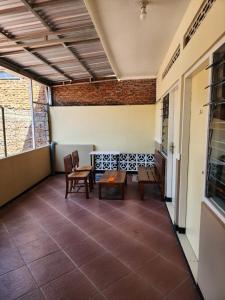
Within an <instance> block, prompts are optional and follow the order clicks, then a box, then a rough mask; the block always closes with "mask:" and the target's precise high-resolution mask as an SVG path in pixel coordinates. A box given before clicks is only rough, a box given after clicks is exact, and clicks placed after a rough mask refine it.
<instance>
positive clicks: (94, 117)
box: [50, 105, 155, 153]
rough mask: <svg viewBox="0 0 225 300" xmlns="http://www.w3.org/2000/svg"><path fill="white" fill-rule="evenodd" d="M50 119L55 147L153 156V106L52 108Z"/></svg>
mask: <svg viewBox="0 0 225 300" xmlns="http://www.w3.org/2000/svg"><path fill="white" fill-rule="evenodd" d="M50 115H51V128H52V139H53V141H56V142H57V143H60V144H93V145H95V146H96V149H97V150H118V151H121V152H146V153H153V152H154V130H155V105H124V106H83V107H81V106H73V107H51V108H50Z"/></svg>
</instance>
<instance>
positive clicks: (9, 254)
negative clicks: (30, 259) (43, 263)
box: [0, 245, 24, 275]
mask: <svg viewBox="0 0 225 300" xmlns="http://www.w3.org/2000/svg"><path fill="white" fill-rule="evenodd" d="M23 265H24V262H23V260H22V258H21V256H20V253H19V251H18V250H17V248H16V247H14V246H13V245H10V246H9V247H7V248H4V249H3V250H1V247H0V275H2V274H5V273H7V272H9V271H12V270H15V269H18V268H20V267H22V266H23Z"/></svg>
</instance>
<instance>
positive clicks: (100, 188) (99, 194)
mask: <svg viewBox="0 0 225 300" xmlns="http://www.w3.org/2000/svg"><path fill="white" fill-rule="evenodd" d="M98 198H99V200H101V199H102V185H101V184H100V183H99V184H98Z"/></svg>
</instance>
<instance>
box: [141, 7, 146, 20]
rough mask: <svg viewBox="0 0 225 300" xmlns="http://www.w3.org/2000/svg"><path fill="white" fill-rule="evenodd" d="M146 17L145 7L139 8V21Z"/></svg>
mask: <svg viewBox="0 0 225 300" xmlns="http://www.w3.org/2000/svg"><path fill="white" fill-rule="evenodd" d="M146 15H147V11H146V7H142V8H141V14H140V19H141V20H144V19H145V18H146Z"/></svg>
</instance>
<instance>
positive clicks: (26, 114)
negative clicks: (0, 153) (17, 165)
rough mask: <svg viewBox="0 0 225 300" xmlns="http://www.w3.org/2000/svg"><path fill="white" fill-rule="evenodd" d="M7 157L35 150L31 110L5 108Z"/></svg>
mask: <svg viewBox="0 0 225 300" xmlns="http://www.w3.org/2000/svg"><path fill="white" fill-rule="evenodd" d="M4 111H5V127H6V145H7V155H13V154H16V153H21V152H24V151H27V150H31V149H33V142H32V122H31V112H30V109H12V108H5V109H4Z"/></svg>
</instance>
